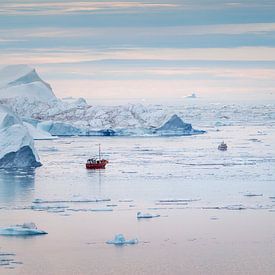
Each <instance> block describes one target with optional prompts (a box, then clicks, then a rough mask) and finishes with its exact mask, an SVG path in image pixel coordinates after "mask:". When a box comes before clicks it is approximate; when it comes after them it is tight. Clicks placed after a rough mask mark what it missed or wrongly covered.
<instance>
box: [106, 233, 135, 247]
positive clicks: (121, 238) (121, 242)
mask: <svg viewBox="0 0 275 275" xmlns="http://www.w3.org/2000/svg"><path fill="white" fill-rule="evenodd" d="M106 243H107V244H114V245H127V244H137V243H138V239H131V240H126V239H125V237H124V236H123V234H117V235H115V238H114V239H113V240H109V241H107V242H106Z"/></svg>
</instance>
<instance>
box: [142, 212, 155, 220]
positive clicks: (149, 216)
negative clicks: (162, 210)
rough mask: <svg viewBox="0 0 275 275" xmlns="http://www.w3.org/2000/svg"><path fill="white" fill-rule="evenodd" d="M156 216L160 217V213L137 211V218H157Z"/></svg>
mask: <svg viewBox="0 0 275 275" xmlns="http://www.w3.org/2000/svg"><path fill="white" fill-rule="evenodd" d="M157 217H160V215H158V214H155V215H154V214H149V213H141V212H138V213H137V219H151V218H157Z"/></svg>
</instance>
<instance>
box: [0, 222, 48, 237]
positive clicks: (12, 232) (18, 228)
mask: <svg viewBox="0 0 275 275" xmlns="http://www.w3.org/2000/svg"><path fill="white" fill-rule="evenodd" d="M43 234H48V233H47V232H45V231H43V230H39V229H38V228H37V227H36V225H35V223H33V222H30V223H23V224H22V225H13V226H10V227H2V228H0V235H3V236H32V235H43Z"/></svg>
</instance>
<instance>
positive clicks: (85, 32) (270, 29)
mask: <svg viewBox="0 0 275 275" xmlns="http://www.w3.org/2000/svg"><path fill="white" fill-rule="evenodd" d="M274 32H275V23H253V24H216V25H200V26H174V27H162V28H159V27H146V28H141V27H139V28H138V27H127V26H125V27H116V28H112V27H105V28H103V29H102V28H38V27H36V28H32V29H31V31H30V29H29V28H25V29H24V28H23V29H22V28H20V29H12V30H10V29H0V36H1V37H2V38H5V39H14V38H18V37H24V38H25V39H26V38H79V37H83V38H85V37H91V36H94V37H98V38H100V37H102V38H104V37H106V36H108V37H113V36H114V35H118V34H119V35H120V36H124V37H129V38H130V37H171V36H199V35H219V34H225V35H241V34H267V33H274Z"/></svg>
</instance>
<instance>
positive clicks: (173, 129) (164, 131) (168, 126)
mask: <svg viewBox="0 0 275 275" xmlns="http://www.w3.org/2000/svg"><path fill="white" fill-rule="evenodd" d="M155 132H156V133H158V134H160V135H162V136H163V135H168V136H170V135H172V136H174V135H181V136H184V135H196V134H203V133H205V131H202V130H195V129H193V128H192V125H191V124H189V123H185V122H183V120H182V119H181V118H180V117H179V116H178V115H176V114H175V115H173V116H172V117H171V118H170V119H169V120H168V121H167V122H165V123H164V124H163V125H162V126H161V127H159V128H157V129H156V131H155Z"/></svg>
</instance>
